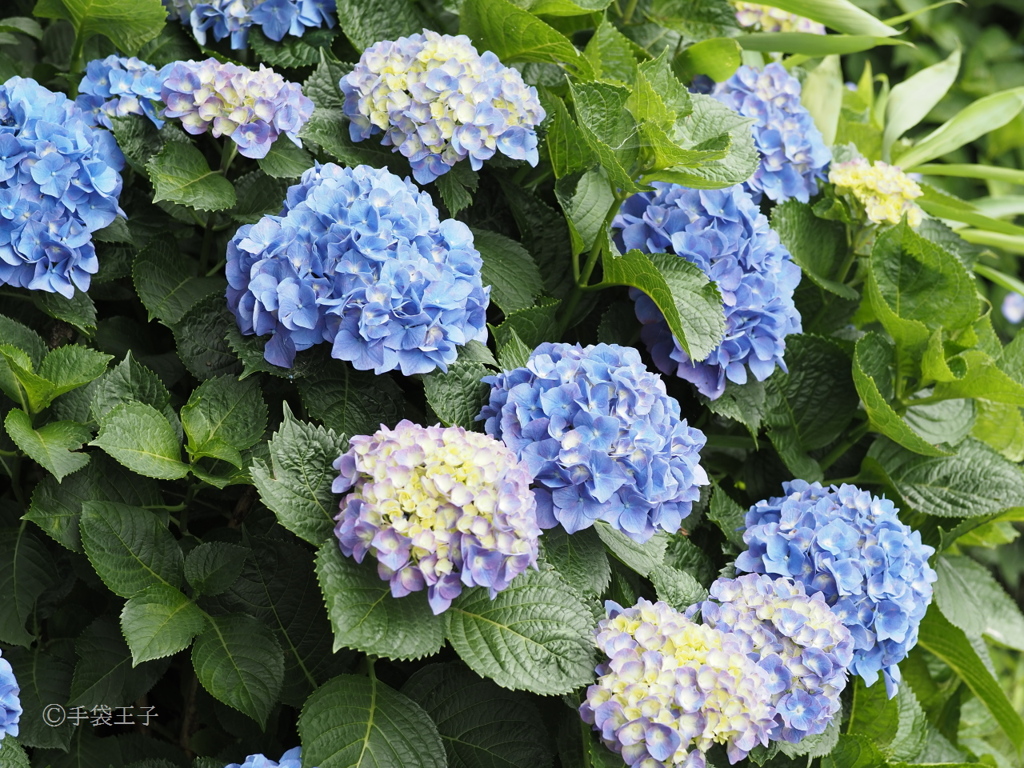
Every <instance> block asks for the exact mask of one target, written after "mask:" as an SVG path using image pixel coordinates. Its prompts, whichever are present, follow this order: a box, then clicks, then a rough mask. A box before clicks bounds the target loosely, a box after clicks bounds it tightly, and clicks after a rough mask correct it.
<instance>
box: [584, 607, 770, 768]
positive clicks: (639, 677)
mask: <svg viewBox="0 0 1024 768" xmlns="http://www.w3.org/2000/svg"><path fill="white" fill-rule="evenodd" d="M605 607H606V609H607V611H608V617H607V618H606V619H603V620H602V621H601V622H599V623H598V625H597V630H596V637H597V647H598V649H599V650H600V651H601V653H602V654H604V656H605V657H606V660H604V661H602V662H601V664H600V665H598V667H597V674H598V675H599V676H600V677H599V678H598V680H597V683H595V684H594V685H592V686H590V687H589V688H588V689H587V697H586V700H585V701H584V702H583V704H582V705H581V706H580V716H581V717H582V718H583V720H584V721H585V722H587V723H589V724H590V725H592V726H593V727H594V730H595V731H597V732H598V733H599V734H600V736H601V741H602V742H604V744H605V745H606V746H607V747H608V748H609V749H611V750H612V751H614V752H616V753H617V754H619V755H621V756H622V759H623V760H624V761H625V763H626V765H629V766H631V768H634V767H635V768H662V767H664V768H670V767H671V766H683V767H684V768H704V766H705V765H706V761H705V759H704V754H705V753H706V752H707V750H708V749H710V748H711V746H712V745H714V744H724V745H725V747H726V752H727V754H728V756H729V761H730V762H732V763H735V762H737V761H738V760H741V759H743V758H744V757H746V756H747V753H748V752H750V750H751V749H753V748H754V747H755V746H757V745H758V744H761V745H763V746H767V745H768V738H769V733H770V731H771V729H772V727H773V725H774V723H773V721H772V714H773V709H772V706H771V705H770V704H769V703H768V702H769V700H770V698H771V696H770V695H769V692H768V689H767V687H766V686H767V681H768V675H767V674H766V673H765V671H764V670H763V669H762V668H761V667H760V666H758V664H757V663H756V662H755V661H754V660H753V659H752V658H751V657H750V654H751V653H752V650H751V645H750V640H749V638H747V637H746V636H744V635H741V634H733V633H730V632H723V631H722V630H720V629H714V628H713V627H709V626H703V625H701V624H696V623H694V622H693V621H691V620H690V619H688V618H686V617H685V616H684V615H683V614H681V613H679V612H678V611H676V610H675V609H673V608H672V607H671V606H669V605H668V604H667V603H661V602H659V603H650V602H648V601H647V600H644V599H643V598H640V600H639V602H638V603H637V604H636V605H635V606H634V607H632V608H625V609H624V608H622V606H620V605H618V604H616V603H613V602H608V603H606V604H605Z"/></svg>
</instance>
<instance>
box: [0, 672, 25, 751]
mask: <svg viewBox="0 0 1024 768" xmlns="http://www.w3.org/2000/svg"><path fill="white" fill-rule="evenodd" d="M21 713H22V709H21V688H20V687H19V686H18V680H17V679H16V678H15V677H14V670H13V669H12V668H11V663H10V662H9V661H7V659H4V658H0V741H2V740H3V739H4V737H6V736H15V737H17V735H18V721H19V720H21Z"/></svg>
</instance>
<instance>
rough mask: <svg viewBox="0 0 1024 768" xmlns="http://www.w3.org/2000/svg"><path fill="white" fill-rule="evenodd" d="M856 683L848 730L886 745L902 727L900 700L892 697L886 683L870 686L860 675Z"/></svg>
mask: <svg viewBox="0 0 1024 768" xmlns="http://www.w3.org/2000/svg"><path fill="white" fill-rule="evenodd" d="M852 685H853V707H852V709H851V711H850V722H849V725H848V726H847V733H855V734H858V735H860V736H863V737H864V738H866V739H869V740H870V741H871V742H872V743H873V744H874V745H875V746H876V747H878V748H880V749H885V748H886V747H887V746H889V744H891V743H892V741H893V739H895V738H896V732H897V730H898V729H899V703H898V702H897V700H896V699H890V698H889V694H888V693H886V690H885V686H884V685H878V684H877V682H876V684H875V685H871V686H867V685H865V684H864V681H863V680H862V679H861V678H860V677H855V678H854V679H853V681H852Z"/></svg>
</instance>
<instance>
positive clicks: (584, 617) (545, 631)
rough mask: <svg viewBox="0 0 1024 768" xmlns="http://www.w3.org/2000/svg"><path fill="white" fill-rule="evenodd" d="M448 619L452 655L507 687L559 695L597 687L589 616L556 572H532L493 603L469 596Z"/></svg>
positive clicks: (483, 594)
mask: <svg viewBox="0 0 1024 768" xmlns="http://www.w3.org/2000/svg"><path fill="white" fill-rule="evenodd" d="M444 615H445V635H446V636H447V638H448V641H449V642H450V643H451V645H452V648H454V649H455V651H456V653H458V654H459V656H461V657H462V660H463V661H464V662H466V664H468V665H469V667H470V668H471V669H472V670H473V671H474V672H476V673H477V674H478V675H481V676H482V677H488V678H490V679H492V680H494V682H496V683H497V684H498V685H500V686H501V687H502V688H511V689H512V690H528V691H532V692H533V693H539V694H541V695H554V694H560V693H567V692H569V691H571V690H572V689H574V688H578V687H579V686H581V685H585V684H587V683H589V682H591V681H592V680H593V661H594V660H593V644H592V643H593V641H592V640H591V637H590V630H591V624H592V617H591V614H590V611H589V609H588V608H587V607H586V606H585V605H584V604H583V603H582V602H580V601H579V599H578V598H577V597H575V595H573V594H572V592H571V591H569V590H567V589H566V585H565V582H563V581H562V580H561V579H560V578H559V577H558V575H557V574H556V573H555V572H554V571H540V572H538V571H526V572H525V573H522V574H520V575H519V576H517V577H516V578H515V579H514V580H513V581H512V583H511V584H510V585H509V586H508V587H507V588H506V589H505V590H504V591H502V592H499V593H498V595H497V597H495V598H494V599H493V600H491V599H490V598H489V597H488V594H487V589H486V588H483V587H473V588H470V589H465V590H463V592H462V594H461V595H460V596H459V597H457V598H456V599H455V601H454V602H453V603H452V605H451V607H450V608H449V609H448V610H447V611H446V612H445V614H444Z"/></svg>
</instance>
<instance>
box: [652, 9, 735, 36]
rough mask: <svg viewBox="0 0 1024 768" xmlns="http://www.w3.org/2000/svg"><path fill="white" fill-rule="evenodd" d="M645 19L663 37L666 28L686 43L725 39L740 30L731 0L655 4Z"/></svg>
mask: <svg viewBox="0 0 1024 768" xmlns="http://www.w3.org/2000/svg"><path fill="white" fill-rule="evenodd" d="M645 15H646V16H647V18H648V19H650V20H651V21H652V22H655V26H656V32H655V34H657V35H658V36H659V37H660V36H664V31H663V30H662V29H660V28H658V26H663V27H666V28H668V29H670V30H672V31H674V32H677V33H679V35H680V36H681V37H683V38H684V39H687V40H690V39H698V40H700V39H703V38H708V37H721V36H723V35H725V34H727V33H728V32H730V31H733V30H735V29H736V8H735V6H733V5H732V4H731V3H729V2H727V0H653V1H652V2H651V4H650V6H649V7H648V8H647V9H646V12H645Z"/></svg>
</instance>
